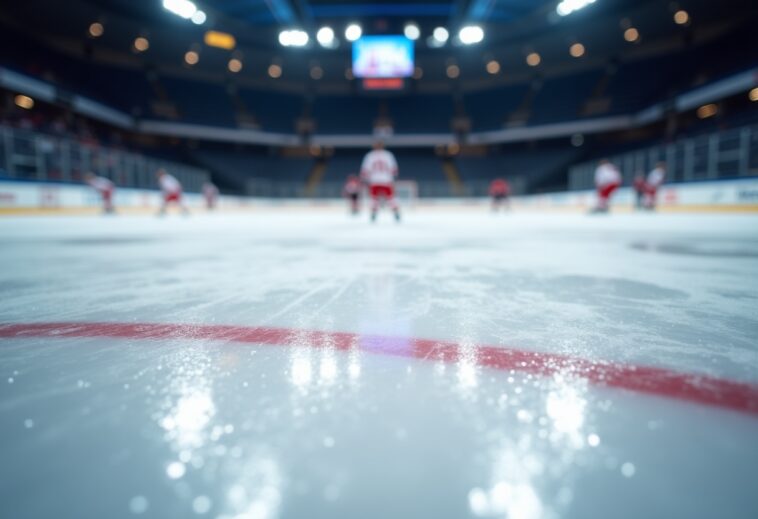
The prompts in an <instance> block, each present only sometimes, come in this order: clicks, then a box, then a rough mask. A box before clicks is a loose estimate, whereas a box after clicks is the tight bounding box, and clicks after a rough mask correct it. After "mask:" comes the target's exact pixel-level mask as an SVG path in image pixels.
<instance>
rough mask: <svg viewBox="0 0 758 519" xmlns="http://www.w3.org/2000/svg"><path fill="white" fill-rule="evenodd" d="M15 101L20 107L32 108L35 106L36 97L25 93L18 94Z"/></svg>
mask: <svg viewBox="0 0 758 519" xmlns="http://www.w3.org/2000/svg"><path fill="white" fill-rule="evenodd" d="M13 102H14V103H15V104H16V106H18V107H19V108H23V109H24V110H31V109H32V108H34V99H32V98H31V97H29V96H25V95H23V94H18V95H17V96H16V97H15V98H14V99H13Z"/></svg>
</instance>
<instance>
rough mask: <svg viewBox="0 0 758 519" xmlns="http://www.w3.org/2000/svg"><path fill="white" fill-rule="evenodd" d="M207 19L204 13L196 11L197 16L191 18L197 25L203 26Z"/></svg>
mask: <svg viewBox="0 0 758 519" xmlns="http://www.w3.org/2000/svg"><path fill="white" fill-rule="evenodd" d="M207 19H208V17H207V16H206V15H205V13H204V12H203V11H195V14H193V15H192V17H191V18H190V20H192V23H194V24H195V25H203V24H204V23H205V20H207Z"/></svg>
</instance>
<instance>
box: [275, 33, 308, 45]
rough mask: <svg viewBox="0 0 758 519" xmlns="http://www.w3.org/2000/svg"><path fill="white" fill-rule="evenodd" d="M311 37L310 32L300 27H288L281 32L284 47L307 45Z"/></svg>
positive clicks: (280, 39) (280, 41)
mask: <svg viewBox="0 0 758 519" xmlns="http://www.w3.org/2000/svg"><path fill="white" fill-rule="evenodd" d="M309 39H310V38H309V37H308V33H307V32H305V31H301V30H300V29H288V30H285V31H281V32H280V33H279V43H280V44H281V45H282V46H283V47H305V46H306V45H308V40H309Z"/></svg>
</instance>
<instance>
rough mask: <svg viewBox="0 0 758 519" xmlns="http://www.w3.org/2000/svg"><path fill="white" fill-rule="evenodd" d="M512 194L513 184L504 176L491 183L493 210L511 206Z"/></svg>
mask: <svg viewBox="0 0 758 519" xmlns="http://www.w3.org/2000/svg"><path fill="white" fill-rule="evenodd" d="M510 195H511V186H510V185H509V184H508V182H507V181H506V180H504V179H502V178H496V179H495V180H493V181H492V182H491V183H490V197H492V210H493V211H497V210H499V209H500V207H501V206H505V208H506V209H507V208H509V207H510V205H509V202H508V197H509V196H510Z"/></svg>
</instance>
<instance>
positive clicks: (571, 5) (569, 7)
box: [555, 0, 595, 16]
mask: <svg viewBox="0 0 758 519" xmlns="http://www.w3.org/2000/svg"><path fill="white" fill-rule="evenodd" d="M594 3H595V0H563V1H562V2H561V3H559V4H558V7H556V8H555V11H556V12H557V13H558V14H559V15H560V16H568V15H570V14H571V13H573V12H575V11H578V10H579V9H584V8H585V7H587V6H588V5H590V4H594Z"/></svg>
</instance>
